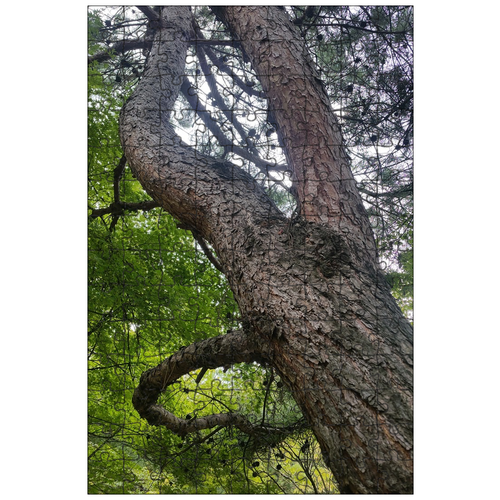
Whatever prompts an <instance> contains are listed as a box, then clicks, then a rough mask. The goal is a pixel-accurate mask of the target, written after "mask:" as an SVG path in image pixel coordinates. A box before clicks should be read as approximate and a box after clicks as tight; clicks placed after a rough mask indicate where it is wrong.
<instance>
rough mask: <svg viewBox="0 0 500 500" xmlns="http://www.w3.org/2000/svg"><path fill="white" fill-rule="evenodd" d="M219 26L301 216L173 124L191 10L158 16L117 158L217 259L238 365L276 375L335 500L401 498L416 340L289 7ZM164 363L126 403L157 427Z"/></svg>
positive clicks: (248, 13)
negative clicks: (262, 109)
mask: <svg viewBox="0 0 500 500" xmlns="http://www.w3.org/2000/svg"><path fill="white" fill-rule="evenodd" d="M219 14H220V15H221V17H222V18H223V19H224V21H225V22H226V23H227V25H228V26H229V28H230V29H231V31H232V32H233V33H234V34H235V35H236V36H238V37H239V38H241V42H242V46H243V48H244V50H245V51H246V53H247V55H248V56H249V57H250V59H251V61H252V64H253V65H254V68H255V69H256V71H257V73H258V74H259V76H260V78H261V81H262V84H263V86H264V89H265V90H266V92H267V94H268V96H269V104H270V107H271V108H272V110H273V112H274V115H275V116H276V119H277V121H278V123H279V126H280V130H281V138H282V140H283V143H284V146H285V148H286V151H287V158H288V160H289V162H290V165H291V167H292V169H293V175H294V180H295V182H296V186H297V189H296V190H297V193H298V197H299V202H300V206H301V216H300V217H296V218H294V219H292V220H289V219H286V218H285V217H284V216H283V215H282V214H281V213H280V211H279V210H278V209H277V208H276V206H275V205H274V203H273V202H272V201H271V200H270V198H269V197H268V196H267V194H266V193H265V191H264V190H263V189H262V188H261V187H260V186H259V185H258V184H257V183H256V182H255V181H254V180H253V179H252V178H251V177H250V176H249V175H247V174H246V173H245V172H243V171H242V170H241V169H239V168H238V167H237V166H235V165H232V164H231V163H229V162H226V161H218V160H216V159H214V158H209V157H205V156H201V155H199V154H198V153H196V152H195V151H193V150H192V149H191V148H189V147H188V146H186V145H184V144H182V143H181V141H180V139H179V138H178V137H177V136H176V135H175V133H174V131H173V128H172V126H171V125H170V124H169V118H170V116H171V113H172V109H173V104H174V102H175V100H176V97H177V95H178V92H179V89H180V87H181V85H182V82H183V75H184V66H185V57H186V51H187V47H188V44H189V40H190V39H191V38H193V36H194V35H193V33H192V32H191V13H190V10H189V7H181V6H179V7H168V8H163V9H162V14H161V16H162V20H161V24H162V25H161V28H160V29H159V30H158V32H157V34H156V36H155V39H154V41H153V46H152V49H151V53H150V55H149V58H148V62H147V67H146V69H145V73H144V76H143V78H142V80H141V82H140V83H139V85H138V86H137V88H136V90H135V91H134V93H133V95H132V97H131V98H130V99H129V101H128V102H127V103H126V104H125V106H124V108H123V110H122V114H121V118H120V133H121V140H122V145H123V148H124V151H125V154H126V156H127V160H128V162H129V164H130V166H131V168H132V170H133V171H134V173H135V175H136V176H137V178H138V179H139V181H140V182H141V183H142V185H143V186H144V188H145V189H146V190H147V192H148V193H149V194H150V195H151V196H152V197H153V199H154V200H155V201H156V202H157V203H159V204H161V206H162V207H164V208H165V209H166V210H167V211H169V212H170V213H171V214H172V215H173V216H174V217H176V218H177V219H179V220H180V221H181V222H182V223H183V224H184V226H185V227H189V228H191V229H192V230H193V231H194V232H195V233H196V234H197V235H199V237H201V238H203V239H205V240H207V241H208V242H210V244H211V245H212V247H213V248H214V250H215V252H216V254H217V258H218V260H219V262H220V265H221V268H222V269H223V270H224V272H225V275H226V277H227V279H228V281H229V284H230V287H231V289H232V290H233V293H234V296H235V298H236V300H237V302H238V305H239V307H240V311H241V315H242V318H243V327H244V332H245V336H246V337H245V338H246V339H247V341H246V342H247V343H246V345H252V346H253V347H252V349H250V350H249V351H246V353H245V358H244V359H245V360H247V361H249V360H252V359H254V360H259V361H264V362H266V363H268V364H269V365H271V366H273V367H274V368H275V369H276V370H277V372H278V373H279V375H280V376H281V378H282V380H283V381H284V382H285V384H286V385H287V386H288V388H289V389H290V391H291V392H292V394H293V396H294V398H295V400H296V402H297V403H298V404H299V406H300V407H301V409H302V411H303V413H304V415H305V417H306V418H307V420H308V422H309V424H310V426H311V428H312V430H313V432H314V434H315V435H316V437H317V439H318V442H319V443H320V446H321V449H322V452H323V456H324V459H325V462H326V464H327V465H328V466H329V467H330V469H331V470H332V471H333V473H334V476H335V478H336V480H337V481H338V482H339V485H340V488H341V491H342V492H346V493H349V492H350V493H411V492H412V488H413V482H412V441H413V439H412V331H411V327H410V325H409V324H408V322H407V321H406V320H405V318H404V317H403V315H402V313H401V312H400V310H399V308H398V307H397V305H396V303H395V301H394V299H393V298H392V296H391V293H390V290H389V288H388V286H387V284H386V282H385V280H384V277H383V275H382V274H381V272H380V271H379V269H378V267H377V262H376V253H375V245H374V242H373V235H372V233H371V230H370V228H369V224H368V219H367V216H366V214H365V211H364V209H363V206H362V203H361V198H360V196H359V193H358V192H357V191H356V189H355V184H354V179H353V177H352V173H351V172H350V169H349V167H348V164H347V160H346V156H345V154H344V152H343V144H342V142H341V135H340V129H339V126H338V123H337V120H336V119H335V116H334V115H333V112H332V111H331V109H330V106H329V104H328V100H327V98H326V94H322V92H323V90H322V87H321V84H320V82H318V81H317V79H316V76H315V73H314V69H313V67H312V64H311V63H310V62H309V61H308V59H307V57H306V55H305V51H304V48H303V44H302V42H301V41H300V38H299V37H298V36H297V33H296V32H295V29H294V27H293V25H292V24H291V23H290V21H289V20H288V19H287V16H286V13H285V12H284V11H283V10H281V9H280V8H276V7H272V8H255V7H224V8H221V10H220V12H219ZM248 30H250V31H248ZM266 65H267V66H266ZM297 117H300V119H297ZM228 335H229V337H228V341H229V339H230V336H231V334H228ZM238 335H241V333H238ZM248 339H250V340H248ZM219 342H223V340H219ZM206 345H207V346H208V345H213V344H209V343H207V344H206ZM199 348H200V349H204V347H203V346H199ZM223 358H224V359H222V358H221V359H220V363H221V364H222V363H224V364H226V363H227V355H226V356H224V357H223ZM169 359H171V358H169ZM197 359H198V361H197V363H198V366H199V360H200V359H201V358H199V357H198V358H197ZM234 359H235V360H237V356H235V358H234ZM167 361H168V360H167ZM167 361H166V362H165V364H162V365H160V367H158V368H157V369H153V370H151V371H149V372H147V373H146V374H144V375H143V377H142V378H141V385H140V387H139V388H138V390H137V391H136V395H135V396H134V404H135V405H136V408H138V411H139V412H140V413H141V415H143V416H144V417H145V418H148V420H149V421H150V422H151V423H155V424H159V423H161V422H159V421H158V420H155V418H157V417H153V416H152V415H153V413H154V412H152V410H151V409H152V408H153V409H154V408H156V409H157V408H158V407H157V406H156V407H155V405H154V403H155V401H156V399H155V398H156V397H157V394H158V393H159V392H161V390H164V388H165V386H166V385H168V383H164V382H161V383H160V382H159V381H160V380H164V379H162V375H163V374H164V370H166V367H167V365H168V363H167ZM214 364H216V363H215V361H214V358H212V361H211V362H210V364H209V365H210V366H209V367H213V366H214ZM168 366H171V365H168ZM190 366H191V369H195V368H196V366H194V365H190ZM155 370H156V371H155ZM162 370H163V371H162ZM165 384H166V385H165ZM148 412H149V413H148ZM158 418H160V417H158ZM165 418H166V417H165ZM168 418H170V417H168ZM168 418H167V420H168ZM165 425H167V424H165ZM175 425H181V423H179V422H176V424H175ZM242 425H243V424H242Z"/></svg>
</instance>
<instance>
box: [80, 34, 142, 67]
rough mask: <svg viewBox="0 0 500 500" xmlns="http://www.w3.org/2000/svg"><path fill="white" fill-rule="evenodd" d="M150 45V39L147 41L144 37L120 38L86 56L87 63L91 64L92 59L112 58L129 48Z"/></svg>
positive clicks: (105, 59)
mask: <svg viewBox="0 0 500 500" xmlns="http://www.w3.org/2000/svg"><path fill="white" fill-rule="evenodd" d="M150 45H151V41H147V40H145V39H144V38H138V39H135V40H121V41H119V42H116V43H114V44H113V45H112V46H111V47H109V49H107V50H105V51H103V52H98V53H97V54H94V55H92V56H88V58H87V63H88V64H91V63H93V62H94V61H97V62H104V61H108V60H109V59H112V58H113V57H114V56H115V55H117V54H124V53H125V52H129V51H131V50H137V49H144V48H148V47H149V46H150Z"/></svg>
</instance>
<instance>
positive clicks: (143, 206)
mask: <svg viewBox="0 0 500 500" xmlns="http://www.w3.org/2000/svg"><path fill="white" fill-rule="evenodd" d="M159 206H160V205H159V204H158V203H156V201H153V200H151V201H149V200H148V201H140V202H138V203H125V202H123V201H119V202H115V203H112V204H111V205H110V206H109V207H106V208H97V209H94V210H92V213H91V214H90V217H92V218H93V219H96V218H97V217H102V216H103V215H108V214H110V215H123V212H124V211H131V212H138V211H139V210H143V211H144V212H147V211H149V210H152V209H153V208H157V207H159Z"/></svg>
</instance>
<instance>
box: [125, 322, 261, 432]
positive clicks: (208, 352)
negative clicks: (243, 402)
mask: <svg viewBox="0 0 500 500" xmlns="http://www.w3.org/2000/svg"><path fill="white" fill-rule="evenodd" d="M252 361H258V362H262V361H263V360H262V358H261V355H260V353H259V352H257V351H256V349H255V343H254V342H252V341H251V339H250V337H249V336H248V335H247V334H246V333H244V332H243V331H240V330H238V331H232V332H229V333H228V334H226V335H222V336H219V337H214V338H210V339H206V340H203V341H201V342H197V343H195V344H191V345H190V346H189V347H186V348H184V349H182V350H180V351H178V352H176V353H175V354H173V355H172V356H170V357H169V358H167V359H166V360H165V361H163V363H161V364H160V365H158V366H157V367H155V368H152V369H151V370H148V371H146V372H144V373H143V374H142V376H141V380H140V383H139V386H138V387H137V388H136V390H135V392H134V396H133V398H132V402H133V404H134V407H135V409H136V410H137V411H138V413H139V414H140V415H141V417H143V418H145V419H146V420H147V421H148V422H149V423H150V424H151V425H163V426H165V427H168V428H169V429H170V430H172V431H173V432H175V433H176V434H179V435H185V434H187V433H189V432H194V431H196V430H200V429H208V428H212V427H215V426H221V427H227V426H229V425H234V426H235V427H238V428H239V429H240V430H241V431H243V432H245V433H247V434H252V435H254V434H256V433H258V432H259V430H261V429H262V427H261V426H254V425H253V424H251V423H250V422H249V421H248V419H246V418H245V417H244V416H242V415H238V414H233V413H227V414H216V415H209V416H206V417H201V418H197V419H194V420H185V419H182V418H178V417H176V416H175V415H174V414H172V413H170V412H169V411H167V410H166V409H165V408H163V407H162V406H160V405H157V404H156V402H157V399H158V397H159V396H160V394H161V393H162V392H163V391H164V390H165V389H166V388H167V387H168V386H169V385H171V384H172V383H174V382H175V381H176V380H177V379H179V378H180V377H182V376H183V375H185V374H187V373H189V372H191V371H193V370H196V369H198V368H201V367H203V368H208V369H213V368H217V367H220V366H227V365H230V364H233V363H243V362H246V363H249V362H252Z"/></svg>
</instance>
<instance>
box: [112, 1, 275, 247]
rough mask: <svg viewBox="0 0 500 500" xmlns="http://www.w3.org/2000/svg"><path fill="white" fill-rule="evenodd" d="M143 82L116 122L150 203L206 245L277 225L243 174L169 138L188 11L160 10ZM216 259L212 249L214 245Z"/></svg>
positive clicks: (261, 193)
mask: <svg viewBox="0 0 500 500" xmlns="http://www.w3.org/2000/svg"><path fill="white" fill-rule="evenodd" d="M161 16H162V18H164V19H165V23H163V25H162V27H161V28H160V29H158V31H157V33H156V35H155V39H154V41H153V46H152V48H151V51H150V54H149V58H148V62H147V65H146V68H145V70H144V74H143V77H142V79H141V81H140V82H139V84H138V85H137V87H136V89H135V91H134V93H133V94H132V96H131V98H130V99H129V100H128V101H127V103H126V104H125V106H124V107H123V109H122V113H121V116H120V138H121V142H122V146H123V150H124V152H125V154H126V156H127V161H128V163H129V165H130V167H131V169H132V171H133V172H134V174H135V175H136V177H137V179H138V180H139V181H140V183H141V184H142V186H143V187H144V188H145V189H146V191H147V192H148V193H149V194H150V195H151V197H152V198H153V199H154V200H155V201H156V202H157V203H159V204H161V206H162V207H163V208H164V209H165V210H167V211H168V212H170V213H171V214H172V215H173V216H174V217H176V218H177V219H178V220H179V221H180V222H182V223H183V224H187V225H189V226H191V227H193V228H195V229H196V230H197V231H198V233H199V234H200V235H201V236H202V237H203V238H204V239H206V240H207V241H208V242H210V243H211V244H212V245H214V242H215V240H216V238H215V237H214V235H215V233H218V232H220V230H221V229H231V230H232V229H235V230H238V228H235V226H234V216H235V214H238V218H239V220H240V221H244V222H245V223H246V224H250V225H252V224H260V223H261V222H262V221H264V220H265V221H268V220H269V219H273V220H280V221H282V220H284V216H283V215H282V214H281V212H280V211H279V210H278V208H277V207H276V205H275V204H274V202H273V201H272V200H271V199H270V197H269V196H268V195H267V193H266V192H265V190H264V188H263V187H262V186H259V184H258V182H257V181H256V180H255V179H253V177H252V176H251V175H249V174H248V173H246V172H245V171H244V170H242V169H241V168H239V167H238V166H236V165H233V164H232V163H230V162H228V161H224V160H222V161H221V160H218V159H215V158H212V157H209V156H204V155H200V154H199V153H198V152H196V151H195V150H194V149H193V148H190V147H189V146H187V145H186V144H184V143H183V142H182V141H181V139H180V138H179V137H178V136H177V135H176V134H175V131H174V129H173V127H172V125H171V124H170V122H169V120H170V117H171V115H172V112H173V109H174V105H175V101H176V99H177V96H178V94H179V91H180V89H181V87H182V84H183V82H184V77H185V64H186V55H187V48H188V45H189V43H190V42H189V38H190V35H191V12H190V10H189V7H182V6H175V7H164V8H163V9H162V11H161ZM214 248H215V250H216V252H217V253H218V254H219V249H218V248H216V247H214Z"/></svg>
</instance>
